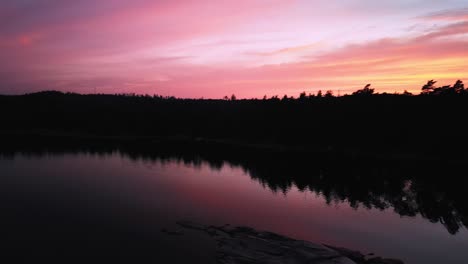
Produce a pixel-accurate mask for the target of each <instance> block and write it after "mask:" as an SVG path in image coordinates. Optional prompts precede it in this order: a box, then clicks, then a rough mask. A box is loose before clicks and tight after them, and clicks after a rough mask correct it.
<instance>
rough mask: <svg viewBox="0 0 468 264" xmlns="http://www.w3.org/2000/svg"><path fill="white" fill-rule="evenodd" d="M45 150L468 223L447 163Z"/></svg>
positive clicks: (452, 228)
mask: <svg viewBox="0 0 468 264" xmlns="http://www.w3.org/2000/svg"><path fill="white" fill-rule="evenodd" d="M157 149H158V150H157V151H155V150H154V148H151V149H148V148H133V147H132V148H128V147H121V148H109V147H98V148H96V147H94V148H76V147H71V148H63V147H61V148H47V149H44V148H42V149H41V150H40V151H37V150H33V151H31V150H28V151H26V152H23V153H26V154H28V155H40V154H41V153H44V151H47V152H52V153H54V154H60V153H70V152H80V153H88V154H92V155H99V156H105V155H109V154H115V153H120V155H122V156H124V157H128V158H130V159H131V160H134V161H143V162H145V163H149V164H151V163H154V162H160V163H170V162H174V161H175V162H178V163H183V164H186V165H191V166H194V167H201V166H202V165H203V164H208V165H209V166H210V168H212V169H215V170H220V169H221V168H222V167H223V166H224V165H230V166H236V167H240V168H242V169H243V170H244V171H245V172H246V173H248V174H249V175H250V177H251V178H252V179H254V180H256V181H258V182H259V183H260V184H261V185H262V186H263V187H264V188H268V189H270V190H272V191H273V192H282V193H287V192H288V191H289V190H290V189H291V188H292V187H296V188H298V189H299V190H300V191H303V192H304V191H311V192H313V193H316V194H321V195H323V197H324V199H325V200H326V202H327V204H330V205H331V204H334V203H348V204H349V205H350V206H351V207H352V208H355V209H357V208H367V209H371V208H376V209H379V210H384V209H389V208H393V210H394V211H395V212H396V213H398V214H400V215H401V216H409V217H412V216H415V215H417V214H420V215H421V216H423V217H424V218H426V219H428V220H429V221H431V222H434V223H441V224H443V225H444V226H445V227H446V229H447V230H448V232H449V233H450V234H456V233H457V232H458V231H459V229H460V228H462V227H463V226H465V227H468V203H467V202H466V201H465V198H466V197H465V196H464V193H465V186H466V185H467V183H468V179H466V177H465V175H462V174H461V173H460V172H457V169H459V168H453V170H447V168H450V167H447V166H442V165H441V166H434V165H431V166H430V167H427V166H417V165H414V166H402V165H396V164H392V165H391V166H388V164H387V165H385V164H378V163H374V162H362V161H352V162H345V161H339V160H336V159H330V158H325V159H324V158H320V157H313V156H311V157H307V155H303V154H299V155H289V154H288V155H284V154H278V153H277V154H272V153H250V154H249V153H247V152H238V151H230V152H224V151H223V152H222V153H220V151H219V150H216V151H212V150H210V149H209V148H205V149H204V151H203V153H202V154H200V152H198V151H196V150H190V148H187V149H184V150H183V151H179V150H177V148H174V149H172V148H170V147H169V148H167V147H163V148H157ZM14 153H15V151H11V152H10V154H8V152H3V153H2V154H1V155H2V156H8V155H14Z"/></svg>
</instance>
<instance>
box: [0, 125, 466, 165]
mask: <svg viewBox="0 0 468 264" xmlns="http://www.w3.org/2000/svg"><path fill="white" fill-rule="evenodd" d="M0 144H2V146H4V147H7V146H10V147H34V146H39V147H49V146H50V147H54V146H57V147H60V146H64V147H70V146H71V147H73V146H76V147H99V146H108V147H117V148H119V147H143V148H149V147H170V148H177V149H178V148H192V149H203V148H208V149H214V150H220V149H225V150H227V151H257V152H270V153H286V154H288V153H291V154H292V153H294V154H307V155H323V156H328V157H332V158H340V159H347V160H372V161H381V162H421V163H430V162H446V163H449V164H458V163H460V164H463V163H464V162H466V161H467V160H466V159H450V158H447V159H446V158H441V157H435V156H430V155H421V154H418V153H411V152H385V151H379V152H373V151H366V150H359V149H343V148H342V149H336V148H331V147H330V148H323V147H310V146H298V145H286V144H278V143H266V142H247V141H241V140H232V139H211V138H192V137H187V136H170V137H160V136H142V135H123V136H122V135H119V136H116V135H95V134H84V133H65V132H56V131H32V132H31V131H5V130H3V131H2V130H0Z"/></svg>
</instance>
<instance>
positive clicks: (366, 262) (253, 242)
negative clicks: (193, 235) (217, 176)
mask: <svg viewBox="0 0 468 264" xmlns="http://www.w3.org/2000/svg"><path fill="white" fill-rule="evenodd" d="M177 224H178V225H179V226H180V227H181V228H182V229H183V230H196V231H199V232H202V233H205V234H207V235H208V236H209V237H210V238H211V239H213V240H214V241H215V243H216V263H219V264H235V263H243V264H250V263H252V264H253V263H264V264H269V263H290V264H296V263H297V264H300V263H316V264H331V263H334V264H404V262H403V261H401V260H398V259H390V258H382V257H378V256H375V255H374V254H372V253H371V254H367V255H366V254H363V253H361V252H359V251H355V250H350V249H347V248H341V247H336V246H330V245H325V244H320V243H313V242H309V241H303V240H295V239H292V238H289V237H286V236H283V235H279V234H276V233H272V232H268V231H259V230H255V229H253V228H250V227H240V226H231V225H229V224H226V225H223V226H207V225H201V224H198V223H193V222H190V221H179V222H177ZM161 231H162V232H163V233H166V234H167V235H173V236H183V235H184V232H183V231H182V230H176V231H170V230H167V229H163V230H161Z"/></svg>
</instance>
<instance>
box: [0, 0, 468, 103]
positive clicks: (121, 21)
mask: <svg viewBox="0 0 468 264" xmlns="http://www.w3.org/2000/svg"><path fill="white" fill-rule="evenodd" d="M467 77H468V0H382V1H375V0H341V1H335V0H324V1H322V0H317V1H314V0H106V1H96V0H80V1H72V0H1V1H0V94H23V93H30V92H37V91H43V90H58V91H64V92H78V93H94V92H97V93H138V94H150V95H153V94H159V95H171V96H176V97H184V98H201V97H203V98H221V97H223V96H225V95H228V96H230V95H231V94H235V95H236V96H237V97H238V98H251V97H256V98H260V97H263V96H264V95H267V96H273V95H278V96H282V95H284V94H287V95H290V96H291V95H293V96H297V95H298V94H299V93H300V92H302V91H305V92H307V93H315V92H317V91H318V90H323V91H326V90H332V91H333V92H334V93H335V94H346V93H350V92H352V91H355V90H357V89H360V88H362V87H364V86H365V85H366V84H367V83H371V84H372V87H373V88H375V89H376V91H377V92H402V91H404V90H408V91H411V92H415V93H418V92H419V91H420V89H421V86H422V85H423V84H424V83H426V82H427V80H430V79H434V80H437V81H438V83H437V84H438V85H446V84H453V83H454V82H455V81H456V80H457V79H461V80H464V81H465V82H468V78H467Z"/></svg>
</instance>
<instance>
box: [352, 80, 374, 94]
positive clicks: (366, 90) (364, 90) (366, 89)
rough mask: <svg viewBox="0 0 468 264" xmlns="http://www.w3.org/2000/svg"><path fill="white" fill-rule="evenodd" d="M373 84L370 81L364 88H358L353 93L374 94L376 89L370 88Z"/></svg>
mask: <svg viewBox="0 0 468 264" xmlns="http://www.w3.org/2000/svg"><path fill="white" fill-rule="evenodd" d="M370 86H371V84H370V83H368V84H367V85H366V86H364V88H362V89H361V90H357V91H356V92H354V93H353V95H372V94H374V89H372V88H370Z"/></svg>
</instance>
